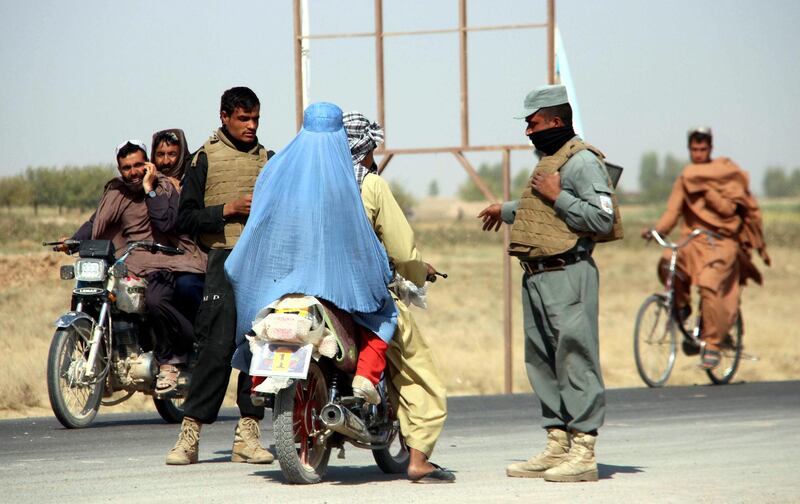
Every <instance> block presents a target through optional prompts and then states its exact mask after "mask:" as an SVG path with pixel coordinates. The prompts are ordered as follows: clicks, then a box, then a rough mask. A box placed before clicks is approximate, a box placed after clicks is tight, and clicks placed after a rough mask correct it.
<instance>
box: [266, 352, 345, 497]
mask: <svg viewBox="0 0 800 504" xmlns="http://www.w3.org/2000/svg"><path fill="white" fill-rule="evenodd" d="M327 402H328V384H327V380H326V379H325V374H324V373H323V372H322V369H321V368H320V367H319V365H318V364H317V363H316V362H311V364H310V367H309V370H308V377H307V378H306V379H305V380H297V381H295V383H294V384H293V385H291V386H289V387H288V388H285V389H283V390H281V391H279V392H278V393H277V394H276V395H275V406H274V408H273V409H272V420H273V429H274V431H275V451H276V454H277V458H278V463H279V464H280V466H281V472H282V473H283V476H284V477H285V478H286V479H287V480H288V481H289V483H297V484H312V483H319V482H320V481H322V478H323V477H324V476H325V472H326V471H327V469H328V459H329V458H330V455H331V447H330V445H329V444H328V443H327V442H325V443H322V444H321V443H320V442H319V440H318V437H317V436H314V435H311V434H313V433H314V432H317V431H320V430H321V429H322V422H321V421H320V420H319V417H318V416H317V415H318V414H319V412H320V411H321V410H322V407H323V406H325V404H327Z"/></svg>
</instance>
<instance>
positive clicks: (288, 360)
mask: <svg viewBox="0 0 800 504" xmlns="http://www.w3.org/2000/svg"><path fill="white" fill-rule="evenodd" d="M436 275H439V276H442V277H444V278H446V277H447V275H446V274H442V273H438V272H437V273H436ZM435 278H436V277H435V275H431V277H429V281H435ZM358 334H359V331H358V327H357V326H356V324H355V322H354V321H353V319H352V318H351V317H350V315H349V314H347V313H346V312H344V311H342V310H340V309H338V308H337V307H336V306H334V305H332V304H331V303H329V302H327V301H325V300H322V299H317V298H314V297H310V296H303V295H289V296H284V297H283V298H281V299H280V300H278V301H276V302H275V303H272V304H271V305H270V306H268V307H266V308H265V309H263V310H261V312H260V313H259V314H258V315H257V316H256V319H255V321H254V324H253V329H252V330H251V331H250V332H249V333H248V340H249V342H250V349H251V351H252V353H253V357H252V359H251V365H250V375H251V376H254V377H263V378H264V381H263V382H261V383H259V384H258V385H256V386H254V388H253V391H252V396H251V397H252V399H253V402H254V404H263V405H266V406H271V407H272V413H273V431H274V435H275V451H276V458H277V459H278V463H279V465H280V469H281V472H282V473H283V476H284V477H285V478H286V479H287V480H288V481H289V482H290V483H296V484H312V483H319V482H320V481H322V479H323V477H324V476H325V473H326V471H327V467H328V462H329V459H330V454H331V450H332V449H333V448H338V449H339V450H340V451H339V458H344V444H345V442H347V443H349V444H351V445H353V446H356V447H358V448H363V449H367V450H371V451H372V456H373V458H374V460H375V463H376V464H377V465H378V467H379V468H380V469H381V470H382V471H383V472H384V473H387V474H399V473H404V472H405V471H406V470H407V468H408V463H409V452H408V448H407V446H406V445H405V442H404V440H403V436H402V434H401V433H400V424H399V422H398V420H397V417H396V415H395V411H394V408H393V406H392V404H391V402H390V401H389V400H388V397H387V385H386V377H385V376H384V379H383V380H381V382H380V383H379V384H378V386H377V389H378V393H379V395H380V403H379V404H368V403H367V402H366V401H364V399H362V398H360V397H356V396H354V395H353V390H352V387H351V383H352V378H353V375H354V373H355V370H356V364H357V362H358V344H357V342H356V339H355V338H357V337H358ZM257 379H259V378H257Z"/></svg>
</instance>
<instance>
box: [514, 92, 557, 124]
mask: <svg viewBox="0 0 800 504" xmlns="http://www.w3.org/2000/svg"><path fill="white" fill-rule="evenodd" d="M565 103H569V99H568V98H567V88H565V87H564V86H562V85H560V84H557V85H555V86H542V87H540V88H537V89H534V90H533V91H531V92H530V93H528V95H527V96H525V110H523V111H522V114H521V115H520V116H519V117H515V118H514V119H525V118H526V117H528V116H529V115H531V114H535V113H536V112H537V111H538V110H539V109H540V108H544V107H555V106H556V105H563V104H565Z"/></svg>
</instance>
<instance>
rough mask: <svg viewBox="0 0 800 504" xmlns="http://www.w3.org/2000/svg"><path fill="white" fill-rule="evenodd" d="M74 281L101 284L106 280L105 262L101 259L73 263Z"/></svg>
mask: <svg viewBox="0 0 800 504" xmlns="http://www.w3.org/2000/svg"><path fill="white" fill-rule="evenodd" d="M75 279H76V280H80V281H82V282H102V281H103V280H105V279H106V262H105V261H104V260H102V259H80V260H78V262H76V263H75Z"/></svg>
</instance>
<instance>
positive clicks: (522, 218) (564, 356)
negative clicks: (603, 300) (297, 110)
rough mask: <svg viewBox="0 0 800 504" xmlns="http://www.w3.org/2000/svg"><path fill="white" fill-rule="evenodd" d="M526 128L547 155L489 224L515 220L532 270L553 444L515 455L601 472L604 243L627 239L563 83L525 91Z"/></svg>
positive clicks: (539, 463) (534, 347)
mask: <svg viewBox="0 0 800 504" xmlns="http://www.w3.org/2000/svg"><path fill="white" fill-rule="evenodd" d="M518 119H525V121H526V124H527V126H526V131H525V134H526V135H527V136H528V137H529V138H530V139H531V141H532V142H533V145H534V147H535V149H536V151H537V152H538V154H539V156H540V160H539V163H538V164H537V165H536V168H535V169H534V171H533V174H532V176H531V179H530V183H529V184H528V186H527V187H526V189H525V190H524V191H523V193H522V195H521V197H520V198H519V200H517V201H511V202H506V203H503V204H494V205H490V206H489V207H487V208H486V209H484V210H483V211H482V212H481V213H480V214H479V215H478V217H479V218H481V219H482V220H483V229H484V231H488V230H491V229H494V230H495V231H497V230H498V229H499V228H500V225H501V223H503V222H505V223H506V224H512V229H511V245H510V247H509V254H511V255H513V256H516V257H518V258H519V260H520V265H521V266H522V269H523V270H524V271H525V274H524V276H523V284H522V306H523V318H524V323H525V366H526V370H527V372H528V378H529V380H530V382H531V385H532V386H533V388H534V390H535V392H536V395H537V396H538V397H539V400H540V402H541V406H542V416H543V417H544V421H543V426H544V428H545V429H546V430H547V446H546V447H545V449H544V451H543V452H541V453H540V454H538V455H536V456H534V457H533V458H531V459H529V460H527V461H525V462H520V463H515V464H511V465H510V466H508V467H507V469H506V473H507V474H508V476H512V477H524V478H544V479H545V480H547V481H596V480H597V477H598V475H597V462H596V460H595V455H594V446H595V441H596V437H597V429H598V428H599V427H600V426H601V425H602V424H603V418H604V415H605V389H604V385H603V377H602V375H601V372H600V358H599V349H598V346H599V345H598V323H597V315H598V273H597V266H596V265H595V263H594V260H593V259H592V251H593V250H594V247H595V243H597V242H601V241H611V240H615V239H619V238H622V227H621V222H620V217H619V209H618V205H617V201H616V196H615V195H614V190H613V188H612V184H611V181H610V179H609V176H608V172H607V170H606V167H605V164H604V161H603V154H602V153H601V152H600V151H599V150H597V149H596V148H594V147H592V146H591V145H588V144H586V143H584V142H583V141H582V140H581V139H580V138H579V137H578V136H576V135H575V132H574V130H573V128H572V108H571V107H570V105H569V102H568V99H567V92H566V89H565V88H564V86H545V87H542V88H539V89H536V90H534V91H531V92H530V93H528V95H527V96H526V97H525V110H524V112H523V114H522V117H519V118H518Z"/></svg>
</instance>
